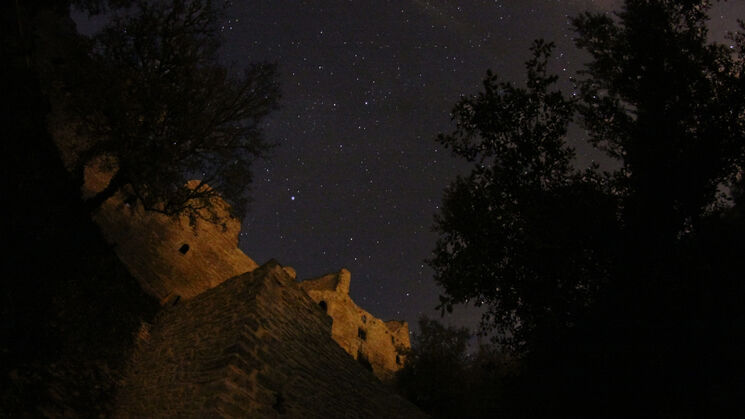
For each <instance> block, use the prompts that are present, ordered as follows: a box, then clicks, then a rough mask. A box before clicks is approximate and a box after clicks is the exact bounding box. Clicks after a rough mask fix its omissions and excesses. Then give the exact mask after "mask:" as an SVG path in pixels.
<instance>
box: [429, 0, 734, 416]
mask: <svg viewBox="0 0 745 419" xmlns="http://www.w3.org/2000/svg"><path fill="white" fill-rule="evenodd" d="M709 9H710V2H708V1H694V0H688V1H682V2H681V1H668V0H654V1H650V0H628V1H626V2H625V5H624V7H623V9H622V11H621V12H620V13H618V14H617V16H616V17H613V16H610V15H605V14H591V13H586V14H583V15H581V16H579V17H577V18H575V19H574V20H573V24H574V26H575V29H576V32H577V39H576V44H577V46H578V47H579V48H581V49H584V50H586V51H587V52H588V53H589V55H590V58H591V59H590V62H589V63H588V64H587V65H586V66H585V68H584V70H583V71H581V72H580V73H579V74H578V77H577V78H576V79H575V83H576V89H577V92H578V93H579V95H578V97H577V98H576V99H573V100H569V99H567V98H565V97H564V96H563V95H562V94H561V93H560V92H558V91H556V90H552V89H551V86H552V85H553V83H554V82H555V81H556V77H555V76H552V75H549V74H548V73H547V71H546V63H547V60H548V57H549V55H550V44H545V43H543V42H541V41H538V42H536V44H535V45H534V47H533V48H532V51H533V58H532V59H531V60H530V61H528V63H527V70H528V78H527V85H526V87H524V88H521V87H515V86H514V85H513V84H512V83H506V82H498V80H497V78H496V76H494V75H493V74H491V73H488V74H487V77H486V79H485V81H484V91H483V92H481V93H479V94H478V95H476V96H473V97H465V98H463V99H461V101H460V102H459V103H458V104H457V105H456V107H455V109H454V111H453V119H454V120H455V122H456V129H455V131H454V132H453V133H452V134H449V135H441V136H440V137H439V138H438V141H439V142H440V143H442V144H443V145H445V146H446V147H449V148H451V149H452V150H453V151H454V153H455V154H456V155H458V156H460V157H463V158H465V159H467V160H468V161H472V162H474V163H475V164H474V168H473V170H472V171H471V173H470V174H469V175H468V176H467V177H460V178H458V179H456V180H455V181H454V182H453V183H452V184H451V185H450V187H449V188H448V189H447V190H446V193H445V198H444V202H443V205H442V211H441V213H440V214H439V215H438V216H437V218H436V221H435V230H436V231H437V232H438V233H439V240H438V242H437V245H436V248H435V252H434V257H433V258H432V259H431V260H430V261H429V263H430V265H431V266H432V267H433V268H434V269H435V279H436V281H437V282H438V283H439V284H440V285H442V287H443V288H444V291H445V295H444V296H442V297H441V308H442V309H443V311H445V310H449V308H450V307H451V306H452V305H453V304H458V303H466V302H469V301H473V302H475V304H476V305H486V308H487V310H486V314H485V316H484V318H483V322H482V328H483V329H486V330H490V329H491V328H496V329H497V333H496V336H497V338H499V339H500V340H502V342H504V343H506V344H507V348H509V349H511V350H512V351H513V353H515V354H517V355H519V356H521V357H522V358H523V361H524V369H522V370H521V371H522V372H521V374H520V378H519V379H518V380H516V381H515V389H517V390H516V391H517V392H518V393H519V394H522V396H516V397H515V398H513V400H514V403H526V402H528V401H529V400H532V401H539V402H536V403H532V404H530V405H529V406H527V405H526V408H525V409H522V410H519V409H518V410H515V412H521V414H520V415H522V416H542V417H558V416H571V417H602V416H623V415H628V414H631V415H634V414H639V412H642V411H644V412H646V413H645V416H655V417H657V416H663V417H700V416H718V415H721V414H723V412H725V411H726V409H728V408H732V407H734V406H736V405H735V403H734V401H735V400H737V399H738V397H740V398H741V397H742V396H743V395H745V384H744V383H743V382H742V381H741V380H740V381H738V378H737V373H734V372H733V368H735V365H736V363H737V361H736V355H735V354H736V353H738V352H741V351H742V350H743V349H745V341H744V340H743V337H742V334H741V333H739V332H737V328H738V326H735V325H739V327H740V328H741V327H742V326H743V324H745V323H743V321H744V320H745V315H744V314H745V309H744V308H743V306H742V304H739V305H738V304H735V303H734V301H735V300H739V301H745V281H743V278H745V266H743V262H742V257H741V256H736V255H735V253H734V252H735V250H734V249H738V248H744V247H745V246H743V243H742V242H743V236H742V231H743V230H744V227H745V223H744V221H745V220H744V219H743V216H742V213H743V203H742V182H743V181H742V176H743V168H744V167H745V90H744V88H745V82H744V81H743V77H742V76H743V69H745V67H744V66H743V63H744V61H743V58H744V55H743V51H744V48H745V42H744V39H743V35H742V34H741V33H740V34H735V35H733V36H732V39H731V43H732V47H729V46H725V45H721V44H716V43H711V42H709V40H708V31H707V28H706V22H707V13H708V11H709ZM741 28H742V24H741ZM574 117H578V118H577V121H578V122H579V123H580V124H581V125H583V126H584V128H585V130H586V133H587V135H588V141H589V142H590V143H591V144H593V145H594V146H596V147H597V148H598V149H599V150H602V151H604V152H606V153H607V155H608V156H609V158H610V159H612V160H616V161H617V163H618V165H617V166H618V167H619V168H618V169H617V170H615V171H613V172H611V173H605V172H601V170H600V169H599V168H598V167H590V168H587V169H584V170H582V169H577V168H574V167H572V157H573V154H572V150H571V149H570V148H569V147H568V146H567V145H566V141H565V137H566V134H567V127H568V124H569V123H570V122H571V120H572V119H573V118H574ZM643 408H645V409H647V410H642V409H643Z"/></svg>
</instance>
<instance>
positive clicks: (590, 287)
mask: <svg viewBox="0 0 745 419" xmlns="http://www.w3.org/2000/svg"><path fill="white" fill-rule="evenodd" d="M551 48H552V45H551V44H546V43H544V42H542V41H537V42H536V43H535V44H534V45H533V47H532V52H533V58H532V59H531V60H530V61H528V62H527V64H526V66H527V71H528V81H527V87H525V88H520V87H516V86H514V85H513V84H512V83H507V82H499V81H498V79H497V77H496V76H495V75H493V74H491V73H488V74H487V77H486V79H485V80H484V92H482V93H479V94H478V95H477V96H475V97H466V98H463V99H462V100H461V101H460V102H459V103H458V105H456V107H455V110H454V111H453V114H454V116H453V118H454V119H455V120H456V124H457V128H456V130H455V132H453V133H452V134H450V135H441V136H440V137H439V138H438V141H439V142H440V143H442V144H443V145H445V146H446V147H449V148H452V150H453V151H454V152H455V153H456V154H458V155H460V156H463V157H465V158H466V159H468V160H469V161H473V162H474V163H475V166H474V169H473V170H472V171H471V173H470V175H469V176H468V177H466V178H461V177H459V178H458V179H456V181H455V182H454V183H453V184H452V185H451V186H450V187H449V188H448V189H447V190H446V193H445V198H444V202H443V206H442V212H441V214H440V215H439V216H438V217H437V218H436V225H435V229H436V231H437V232H439V233H440V239H439V240H438V242H437V246H436V249H435V256H434V257H433V258H432V259H431V260H430V262H429V263H430V265H431V266H432V267H433V268H434V269H435V275H436V276H435V277H436V280H437V282H438V283H439V284H440V285H442V286H443V287H444V289H445V292H446V294H447V295H446V296H443V297H442V298H441V300H442V301H441V302H442V307H443V308H445V309H447V308H448V307H449V306H451V305H452V304H457V303H464V302H468V301H470V300H473V301H475V303H476V305H482V304H486V305H487V307H488V310H487V314H486V317H485V319H484V322H483V323H482V325H483V326H484V327H487V328H488V327H492V326H496V327H497V328H498V329H499V334H498V336H501V337H502V338H503V343H506V344H510V345H511V346H512V347H513V349H516V350H519V349H520V348H521V347H522V346H523V345H524V344H525V343H526V342H527V341H528V340H529V339H528V335H530V334H531V333H533V332H535V331H536V328H539V327H540V326H541V325H546V326H550V327H553V326H555V325H557V324H564V325H568V324H571V323H572V322H573V321H575V317H576V316H578V315H579V314H580V313H581V312H582V311H583V310H584V308H585V306H586V305H587V304H588V303H589V302H590V301H592V298H593V296H594V294H595V292H596V290H597V288H598V286H599V284H600V282H601V281H602V280H604V279H605V278H606V276H607V275H606V271H607V269H608V268H607V265H608V264H609V263H610V257H611V256H610V254H609V250H608V249H607V248H608V243H609V241H608V239H609V238H610V237H612V236H613V235H615V234H617V233H616V231H617V230H618V226H617V223H616V219H615V213H614V210H615V205H616V203H615V199H614V197H613V196H611V195H610V193H609V192H608V190H609V184H608V179H606V178H604V177H603V176H601V175H598V174H596V173H594V172H593V171H591V170H587V171H578V170H576V169H574V168H572V166H571V159H572V157H573V155H574V154H573V150H572V149H571V148H569V147H568V146H567V145H566V142H565V138H564V137H565V135H566V132H567V127H568V124H569V123H570V121H571V118H572V114H573V112H574V105H573V104H572V102H571V101H569V100H568V99H566V98H565V97H564V95H563V94H562V93H561V92H559V91H558V90H555V89H553V90H552V87H553V85H554V83H555V82H556V77H555V76H552V75H548V74H547V72H546V64H547V60H548V57H549V55H550V51H551ZM537 261H540V263H537Z"/></svg>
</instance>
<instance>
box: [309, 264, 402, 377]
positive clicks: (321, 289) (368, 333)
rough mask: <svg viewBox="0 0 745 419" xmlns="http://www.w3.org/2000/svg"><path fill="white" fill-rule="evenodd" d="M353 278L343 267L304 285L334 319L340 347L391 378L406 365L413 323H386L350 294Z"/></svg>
mask: <svg viewBox="0 0 745 419" xmlns="http://www.w3.org/2000/svg"><path fill="white" fill-rule="evenodd" d="M350 281H351V274H350V272H349V271H348V270H346V269H342V270H340V271H339V272H338V273H332V274H328V275H324V276H322V277H320V278H316V279H309V280H305V281H303V282H301V283H300V287H301V288H302V289H304V290H305V291H306V292H307V293H308V295H309V296H310V298H312V299H313V300H314V301H316V302H317V303H318V304H319V306H320V307H321V308H322V309H323V310H325V311H326V313H327V314H328V315H329V316H331V318H332V319H333V324H332V326H331V337H332V338H333V339H334V340H335V341H336V342H337V343H338V344H339V346H341V347H342V348H344V350H345V351H347V353H349V354H350V355H352V356H353V357H354V359H356V360H358V361H360V363H362V364H363V365H366V366H369V368H370V369H371V370H372V372H373V373H374V374H375V375H376V376H377V377H378V378H380V379H381V380H383V381H387V380H389V379H391V378H392V377H393V374H394V373H395V372H396V371H398V370H399V369H401V367H402V366H403V362H404V356H403V354H402V353H401V352H402V350H403V349H408V348H410V347H411V344H410V342H409V325H408V324H407V323H406V322H400V321H395V320H391V321H388V322H384V321H382V320H380V319H378V318H376V317H375V316H373V315H372V314H370V313H369V312H367V311H365V310H363V309H362V308H360V307H359V306H358V305H357V304H355V302H354V301H352V299H351V298H350V297H349V286H350Z"/></svg>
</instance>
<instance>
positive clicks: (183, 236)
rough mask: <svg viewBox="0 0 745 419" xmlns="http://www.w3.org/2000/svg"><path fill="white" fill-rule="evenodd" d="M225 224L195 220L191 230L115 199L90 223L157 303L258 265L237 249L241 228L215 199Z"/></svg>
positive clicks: (183, 223) (178, 221)
mask: <svg viewBox="0 0 745 419" xmlns="http://www.w3.org/2000/svg"><path fill="white" fill-rule="evenodd" d="M215 206H216V208H217V209H218V211H220V212H221V213H223V214H224V216H225V220H226V221H225V225H224V226H222V225H217V224H212V223H209V222H206V221H202V220H199V221H198V222H197V225H196V226H190V225H189V220H188V218H187V217H186V216H182V217H180V218H178V219H173V218H171V217H168V216H165V215H163V214H160V213H156V212H152V211H145V210H144V209H143V208H142V206H139V205H138V206H129V205H127V204H125V203H124V202H123V200H122V195H121V194H118V195H115V196H113V197H111V198H110V199H109V200H108V201H106V202H104V203H103V205H102V206H101V209H100V210H99V211H98V212H97V213H96V215H95V217H94V220H95V221H96V223H98V225H99V226H100V227H101V230H102V231H103V233H104V236H105V237H106V239H107V240H109V241H110V242H112V243H114V244H115V251H116V253H117V255H118V256H119V258H120V259H121V260H122V262H123V263H124V264H125V265H126V266H127V268H128V269H129V270H130V272H131V273H132V275H133V276H134V277H136V278H137V279H138V280H139V281H140V282H141V283H142V286H143V288H144V289H145V290H146V291H147V292H149V293H150V294H152V295H154V296H156V297H157V298H159V299H161V300H165V299H166V298H168V297H169V296H172V295H177V296H179V297H181V298H185V299H189V298H192V297H194V296H196V295H198V294H199V293H201V292H203V291H205V290H207V289H210V288H212V287H215V286H217V285H218V284H220V283H221V282H222V281H224V280H225V279H227V278H232V277H234V276H236V275H240V274H242V273H245V272H249V271H252V270H253V269H256V267H257V266H258V265H257V264H256V262H254V261H253V260H252V259H251V258H249V257H248V256H246V254H245V253H243V252H242V251H241V250H240V249H239V248H238V234H239V233H240V229H241V224H240V221H238V220H237V219H235V218H232V217H230V216H229V215H228V204H227V203H225V202H224V201H223V200H222V199H219V198H216V203H215Z"/></svg>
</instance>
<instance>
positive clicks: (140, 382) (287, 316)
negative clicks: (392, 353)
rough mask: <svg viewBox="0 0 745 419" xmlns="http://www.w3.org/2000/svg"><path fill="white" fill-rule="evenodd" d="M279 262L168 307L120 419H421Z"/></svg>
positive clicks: (127, 388)
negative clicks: (339, 338) (346, 346)
mask: <svg viewBox="0 0 745 419" xmlns="http://www.w3.org/2000/svg"><path fill="white" fill-rule="evenodd" d="M330 323H331V319H330V318H329V317H328V316H327V315H325V314H324V313H323V311H322V310H321V308H320V307H319V306H318V304H317V303H315V302H314V301H313V300H311V299H310V298H309V297H308V295H307V294H306V293H304V292H303V291H302V290H300V288H299V287H298V286H297V284H296V283H295V282H294V281H293V280H292V277H291V276H290V275H289V274H288V273H287V272H286V271H285V270H284V269H282V267H281V266H279V264H277V263H276V262H270V263H267V264H266V265H264V266H262V267H261V268H259V269H256V270H254V271H253V272H250V273H247V274H244V275H241V276H238V277H235V278H232V279H230V280H228V281H225V282H223V283H222V284H220V285H219V286H217V287H215V288H213V289H210V290H208V291H206V292H204V293H202V294H200V295H198V296H196V297H194V298H192V299H191V300H188V301H182V302H179V303H177V304H176V305H174V306H173V307H170V308H167V309H165V310H164V311H163V312H162V313H161V314H160V315H159V317H158V318H157V319H156V321H155V322H154V324H153V326H152V328H151V329H150V332H149V334H143V335H144V336H145V337H143V339H141V341H140V343H139V347H138V348H137V350H136V351H135V354H134V358H133V360H132V362H131V365H130V368H129V369H128V371H127V372H126V374H125V378H124V381H123V386H122V390H121V392H120V394H119V398H118V399H117V410H116V416H118V417H182V416H183V417H218V416H219V417H261V418H272V417H291V418H342V417H343V418H418V417H423V414H422V413H421V412H420V411H419V410H417V409H416V408H415V407H414V406H413V405H411V404H410V403H408V402H407V401H405V400H404V399H402V398H401V397H400V396H397V395H395V394H393V393H392V392H390V390H389V389H388V388H387V387H386V386H385V385H383V384H382V383H381V382H380V381H378V380H377V379H375V377H374V376H373V375H372V374H370V372H369V371H367V370H365V368H363V367H362V366H361V365H360V364H359V363H358V362H356V361H354V360H353V359H352V358H350V357H349V356H348V355H347V354H346V353H345V352H344V351H343V350H342V349H341V348H340V347H339V346H338V345H337V344H336V343H335V342H334V341H333V340H332V339H331V338H330V330H329V328H330Z"/></svg>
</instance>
